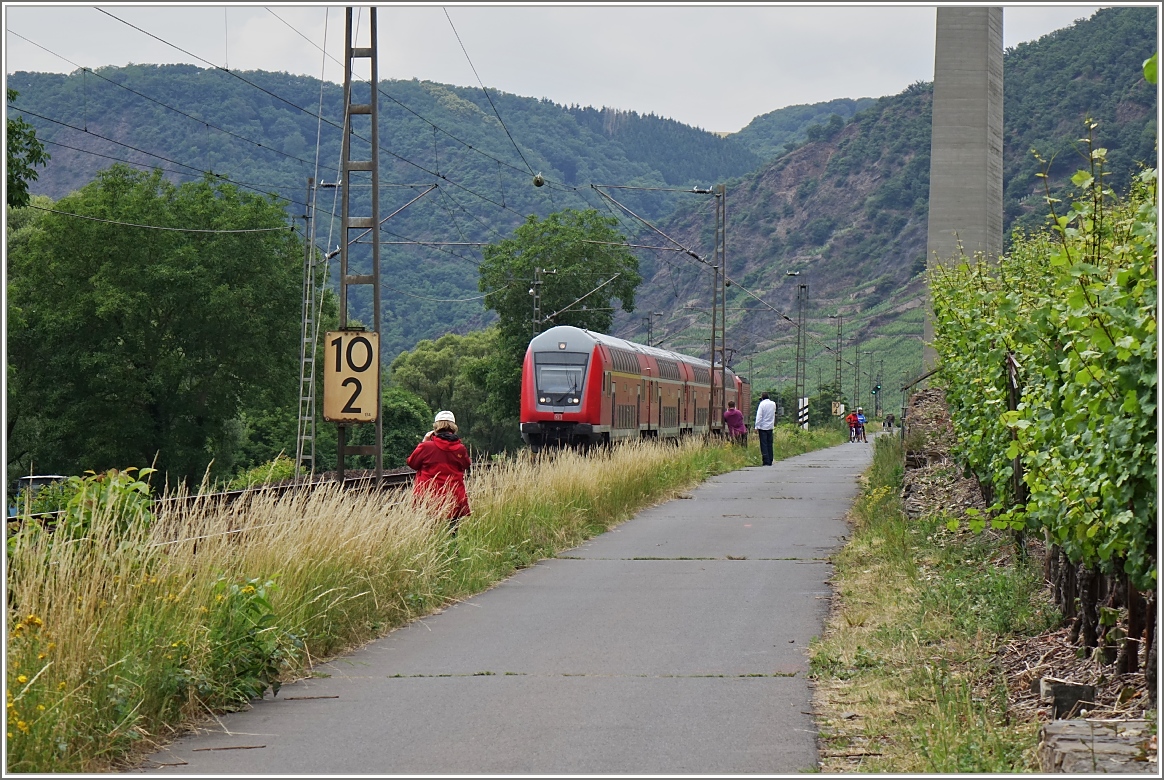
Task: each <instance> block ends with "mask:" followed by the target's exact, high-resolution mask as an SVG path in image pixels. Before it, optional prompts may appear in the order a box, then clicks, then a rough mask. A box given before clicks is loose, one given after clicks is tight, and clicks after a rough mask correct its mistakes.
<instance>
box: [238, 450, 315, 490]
mask: <svg viewBox="0 0 1164 780" xmlns="http://www.w3.org/2000/svg"><path fill="white" fill-rule="evenodd" d="M302 473H303V470H302V469H297V468H295V460H294V459H293V458H289V457H288V456H286V455H282V454H280V455H278V456H277V457H276V458H275V459H274V460H272V461H269V462H268V463H262V464H260V465H258V466H255V467H254V468H250V469H247V470H246V471H244V472H242V473H241V474H239V475H238V476H236V477H235V478H234V479H232V480H231V481H230V482H229V483H227V486H226V489H227V490H246V489H247V488H249V487H254V486H255V485H268V484H272V483H275V482H282V481H283V480H285V479H291V478H292V477H294V476H296V475H297V474H302Z"/></svg>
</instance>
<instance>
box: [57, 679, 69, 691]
mask: <svg viewBox="0 0 1164 780" xmlns="http://www.w3.org/2000/svg"><path fill="white" fill-rule="evenodd" d="M67 687H68V684H67V683H66V682H65V681H64V680H61V681H60V682H59V683H57V690H58V691H63V690H64V689H65V688H67Z"/></svg>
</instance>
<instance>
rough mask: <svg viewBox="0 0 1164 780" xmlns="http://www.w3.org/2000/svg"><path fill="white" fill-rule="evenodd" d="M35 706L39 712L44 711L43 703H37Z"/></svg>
mask: <svg viewBox="0 0 1164 780" xmlns="http://www.w3.org/2000/svg"><path fill="white" fill-rule="evenodd" d="M36 708H37V709H38V710H40V711H41V712H44V705H43V704H38V705H36Z"/></svg>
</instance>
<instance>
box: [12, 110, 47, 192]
mask: <svg viewBox="0 0 1164 780" xmlns="http://www.w3.org/2000/svg"><path fill="white" fill-rule="evenodd" d="M19 94H20V93H19V92H17V91H16V90H14V89H9V90H8V102H9V103H11V102H12V101H13V100H16V97H17V96H18V95H19ZM5 152H6V153H7V161H8V163H7V165H8V197H7V203H8V208H19V207H21V206H27V205H28V183H29V182H30V181H36V178H37V173H36V166H38V165H40V166H44V165H47V164H48V160H49V154H48V152H46V151H45V150H44V144H42V143H41V142H40V141H39V140H38V139H37V137H36V128H34V127H33V126H32V125H30V124H29V123H28V122H25V121H24V118H23V117H10V118H9V119H8V147H7V149H5Z"/></svg>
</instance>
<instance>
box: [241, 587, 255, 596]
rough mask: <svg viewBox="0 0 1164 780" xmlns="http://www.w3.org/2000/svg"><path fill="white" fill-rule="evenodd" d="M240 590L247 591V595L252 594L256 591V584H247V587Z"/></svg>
mask: <svg viewBox="0 0 1164 780" xmlns="http://www.w3.org/2000/svg"><path fill="white" fill-rule="evenodd" d="M239 592H240V593H245V594H247V595H250V594H252V593H254V592H255V586H254V585H247V586H246V587H244V588H243V589H242V590H241V591H239Z"/></svg>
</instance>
